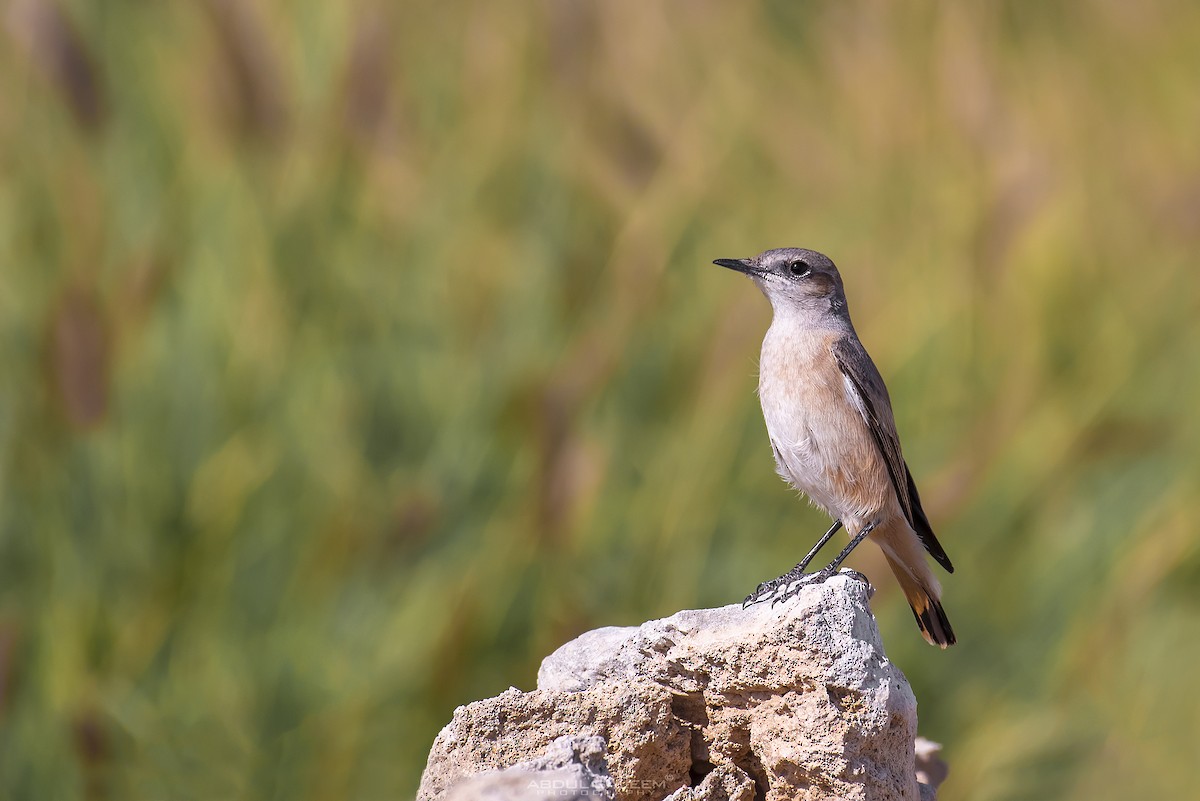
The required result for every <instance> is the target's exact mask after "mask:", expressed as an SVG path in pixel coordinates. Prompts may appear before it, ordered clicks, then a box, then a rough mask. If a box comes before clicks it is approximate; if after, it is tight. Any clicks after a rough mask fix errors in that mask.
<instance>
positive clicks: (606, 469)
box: [0, 0, 1200, 801]
mask: <svg viewBox="0 0 1200 801" xmlns="http://www.w3.org/2000/svg"><path fill="white" fill-rule="evenodd" d="M0 10H2V11H3V24H4V31H5V32H4V37H5V39H4V41H5V42H6V44H8V45H9V46H8V47H5V48H2V49H0V174H2V176H3V178H2V180H0V330H2V336H0V387H2V389H0V796H3V797H5V798H38V799H54V798H146V799H155V798H232V797H238V798H278V797H287V798H314V799H317V798H355V799H384V798H388V799H391V798H397V797H400V798H403V797H408V796H410V795H411V794H412V792H413V791H414V789H415V787H416V782H417V780H418V777H419V772H420V770H421V768H422V767H423V764H424V757H425V754H426V753H427V750H428V747H429V745H430V743H431V741H432V739H433V736H434V735H435V734H436V732H437V730H438V728H439V727H440V726H442V725H443V724H444V723H445V722H447V721H448V720H449V717H450V714H451V712H452V710H453V708H454V706H455V705H457V704H461V703H466V702H468V701H470V700H473V699H476V698H479V697H484V696H488V695H493V694H495V693H497V692H499V691H501V690H503V689H504V688H505V687H507V686H509V685H510V684H515V685H517V686H520V687H524V688H529V687H531V686H532V685H533V682H534V672H535V670H536V666H537V664H538V661H539V660H540V658H541V657H542V656H543V655H545V654H546V653H548V652H549V651H550V650H551V649H553V648H554V647H555V646H557V645H558V644H560V643H561V642H562V641H564V640H565V639H567V638H569V637H571V636H573V635H575V634H577V633H579V632H581V631H583V630H586V629H588V628H591V627H594V626H599V625H611V624H631V623H636V622H639V621H641V620H644V619H648V618H651V617H657V616H661V615H665V614H669V613H671V612H674V611H676V610H677V609H679V608H683V607H694V606H698V605H718V604H724V603H729V602H732V601H735V600H738V599H740V598H741V597H742V596H743V595H744V594H745V593H746V592H747V591H748V590H749V589H751V588H753V586H754V585H755V584H756V583H757V582H758V581H760V580H762V579H764V578H767V577H770V576H774V575H777V574H778V573H779V572H781V571H782V570H783V569H785V568H786V567H788V566H790V565H791V564H792V563H793V562H794V561H795V559H796V558H797V557H798V556H799V555H800V554H801V553H803V551H804V550H805V549H806V547H807V545H808V544H809V543H810V541H811V539H812V538H813V537H815V536H816V534H818V533H819V531H820V530H822V529H823V527H824V524H825V521H824V520H822V519H821V517H820V515H819V514H817V513H816V512H814V511H813V510H812V509H810V508H808V507H807V506H806V505H805V504H804V503H802V502H801V501H799V500H797V499H796V498H795V497H794V495H793V494H792V493H791V492H790V491H788V490H787V489H786V488H785V487H784V486H783V485H782V484H781V483H780V482H779V481H778V479H777V478H776V477H775V476H774V474H773V472H772V464H771V458H770V454H769V450H768V448H767V446H766V442H765V438H764V436H763V430H762V422H761V418H760V413H759V410H758V407H757V402H756V400H755V397H754V395H753V386H754V383H755V377H754V376H755V369H756V368H755V358H756V356H757V346H758V341H759V339H760V338H761V335H762V333H763V331H764V330H765V327H766V325H767V323H768V320H769V310H768V307H767V305H766V302H765V301H764V300H763V299H762V298H761V297H759V296H758V294H757V292H756V291H755V290H754V288H753V287H752V286H751V285H749V284H748V283H747V282H744V281H739V280H737V279H736V278H735V277H734V276H731V275H729V274H728V273H725V272H722V271H720V270H718V269H717V268H715V267H712V266H711V265H710V264H709V262H710V261H711V259H712V258H714V257H726V256H744V255H750V254H752V253H754V252H757V251H758V250H761V249H764V248H766V247H773V246H782V245H804V246H809V247H815V248H818V249H821V250H824V251H826V252H828V253H830V254H831V255H832V256H833V257H834V259H835V260H836V261H837V262H838V263H839V265H840V266H841V268H842V270H843V273H844V275H845V279H846V284H847V287H848V292H849V295H850V302H851V308H852V311H853V313H854V316H855V320H856V323H857V325H858V328H859V331H860V334H861V335H862V337H863V339H864V341H865V342H866V344H867V346H868V348H869V349H870V350H871V352H872V353H873V355H874V356H875V359H876V361H877V362H878V363H879V365H880V368H881V370H882V372H883V373H884V375H885V376H886V377H887V379H888V381H889V385H890V388H891V392H892V396H893V400H894V403H895V406H896V412H897V417H898V420H899V425H900V429H901V432H902V435H903V438H904V441H905V444H906V454H907V456H908V459H909V462H910V464H911V465H912V467H913V471H914V474H915V475H916V476H917V477H918V482H919V484H920V485H921V487H922V493H923V497H924V498H925V499H926V506H927V507H928V510H929V513H930V516H931V518H932V519H933V521H934V525H935V528H936V529H937V530H938V532H939V536H940V537H941V539H942V540H943V542H944V543H945V544H946V547H947V549H948V551H949V552H950V553H951V555H952V556H953V558H954V561H955V563H956V565H957V567H958V572H957V573H956V574H955V575H954V576H953V577H949V578H948V579H947V580H946V581H945V585H946V605H947V609H948V610H949V613H950V615H951V617H952V619H953V620H954V624H955V628H956V630H957V631H958V632H959V634H960V642H961V644H960V645H959V646H958V647H956V648H955V649H953V650H951V651H949V652H947V653H939V652H936V651H934V650H932V649H929V648H928V647H927V646H925V645H924V644H923V643H922V642H921V640H920V638H919V637H918V636H917V633H916V630H915V628H914V627H913V624H912V621H911V617H910V614H909V612H908V610H907V608H906V607H905V605H904V603H903V601H902V599H900V598H899V597H898V596H897V593H896V592H895V591H894V589H893V588H892V587H891V585H890V583H889V582H888V581H887V580H886V579H885V575H886V571H882V570H881V567H882V564H881V562H880V560H879V558H878V556H877V555H876V554H874V553H872V552H869V551H868V550H864V551H863V552H861V553H859V554H856V556H855V560H856V562H855V563H856V566H858V567H860V568H861V569H864V570H865V571H867V572H868V573H869V574H870V575H872V576H874V577H876V578H877V579H878V581H877V583H878V584H879V592H878V594H877V596H876V601H875V607H876V611H877V614H878V615H879V618H880V625H881V628H882V630H883V634H884V639H885V642H886V644H887V646H888V651H889V654H890V655H891V656H892V657H893V659H894V660H895V661H896V662H897V663H898V664H899V665H900V666H901V667H902V669H903V670H904V671H905V673H906V674H907V675H908V677H909V679H910V681H911V682H912V683H913V686H914V689H915V691H916V693H917V697H918V699H919V701H920V705H921V708H920V714H921V728H922V731H923V733H925V734H926V735H927V736H930V737H932V738H934V739H937V740H940V741H942V742H944V743H945V745H946V755H947V758H948V760H949V762H950V764H951V768H952V774H951V778H950V779H949V781H948V783H947V784H946V785H945V786H944V787H943V790H942V796H941V797H942V798H945V799H949V800H950V801H953V799H958V798H968V797H969V798H972V799H1023V798H1046V797H1054V798H1079V799H1118V798H1119V799H1125V798H1129V797H1155V798H1172V797H1173V798H1182V797H1186V796H1189V795H1191V794H1194V779H1193V777H1192V775H1191V770H1190V768H1191V760H1190V759H1189V757H1190V755H1191V750H1192V748H1193V747H1194V744H1195V743H1196V742H1197V741H1200V701H1198V700H1197V698H1196V693H1195V689H1194V687H1193V686H1192V681H1191V675H1190V673H1189V671H1188V670H1187V669H1186V666H1187V665H1190V664H1192V663H1194V662H1195V661H1197V659H1200V644H1198V643H1200V615H1198V613H1200V601H1198V599H1200V594H1198V591H1200V547H1198V545H1197V537H1196V535H1195V532H1196V524H1195V521H1194V516H1195V514H1196V511H1197V502H1196V497H1197V489H1200V457H1198V455H1197V454H1200V435H1198V430H1197V426H1196V424H1195V418H1196V412H1195V403H1196V401H1195V399H1196V397H1197V395H1198V390H1200V372H1198V371H1197V369H1196V366H1197V363H1198V361H1197V357H1198V354H1200V327H1198V326H1197V322H1196V321H1197V319H1198V312H1200V279H1198V278H1197V272H1196V257H1195V253H1196V250H1197V245H1198V244H1200V150H1198V149H1197V148H1196V132H1197V131H1198V130H1200V102H1198V99H1197V98H1198V97H1200V95H1197V93H1196V70H1195V68H1196V65H1197V62H1196V55H1195V54H1196V53H1197V52H1200V9H1198V8H1197V7H1196V6H1195V5H1194V4H1189V3H1184V2H1170V1H1169V0H1155V1H1154V2H1147V3H1140V4H1129V3H1119V2H1081V1H1077V2H1068V3H1062V4H1054V5H1052V6H1050V5H1043V4H1034V3H1007V4H982V3H969V4H957V5H950V4H936V3H916V4H906V5H905V6H904V8H903V9H901V8H900V7H898V6H893V5H891V4H884V3H877V2H852V3H811V4H788V3H781V2H763V3H757V4H744V5H724V4H717V3H712V2H703V3H695V2H691V3H682V2H672V3H664V4H638V3H632V2H605V3H598V4H585V3H579V2H549V1H547V2H542V3H535V4H528V5H523V6H516V7H513V6H504V5H502V4H468V3H440V2H430V1H428V0H414V1H413V2H407V3H405V4H403V5H402V6H400V7H392V6H390V5H388V4H383V3H372V2H360V3H352V4H321V3H315V2H311V1H309V2H304V1H298V2H293V3H281V2H263V3H256V4H238V3H234V2H231V0H206V2H203V3H198V4H145V3H135V2H130V1H129V0H122V1H119V2H112V3H105V4H88V3H84V2H81V0H71V1H70V2H65V1H64V2H61V4H55V3H52V2H49V0H10V2H9V3H8V4H7V5H6V6H4V7H3V8H2V9H0Z"/></svg>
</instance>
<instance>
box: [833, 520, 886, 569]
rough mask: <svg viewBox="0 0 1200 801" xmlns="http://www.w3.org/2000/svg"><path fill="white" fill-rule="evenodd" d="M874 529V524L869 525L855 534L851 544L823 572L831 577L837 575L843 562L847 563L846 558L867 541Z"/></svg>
mask: <svg viewBox="0 0 1200 801" xmlns="http://www.w3.org/2000/svg"><path fill="white" fill-rule="evenodd" d="M874 528H875V524H874V523H868V524H867V525H865V526H863V530H862V531H860V532H858V533H857V534H855V535H854V539H852V540H850V544H849V545H847V546H846V547H845V548H843V549H842V552H841V553H839V554H838V555H837V556H835V557H834V559H833V561H832V562H830V563H829V564H828V565H826V566H825V567H824V568H822V570H821V572H822V573H829V574H830V575H833V574H834V573H836V572H837V569H838V568H839V567H841V566H842V562H845V561H846V557H847V556H849V555H850V552H851V551H853V550H854V549H855V548H857V547H858V544H859V543H860V542H862V541H863V540H865V539H866V538H867V535H868V534H870V533H871V531H873V530H874Z"/></svg>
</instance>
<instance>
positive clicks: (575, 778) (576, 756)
mask: <svg viewBox="0 0 1200 801" xmlns="http://www.w3.org/2000/svg"><path fill="white" fill-rule="evenodd" d="M606 747H607V744H606V743H605V742H604V740H603V739H602V738H600V737H579V736H576V737H559V738H558V739H557V740H555V741H554V742H552V743H550V747H549V748H547V749H546V753H544V754H543V755H542V756H540V757H538V758H537V759H531V760H529V761H527V762H519V763H517V764H516V765H513V766H512V767H510V768H506V769H504V770H495V771H485V772H483V773H477V774H475V775H474V776H470V777H468V778H466V779H464V780H463V781H460V782H459V783H457V784H455V785H454V786H453V787H452V788H450V791H449V792H448V793H446V795H445V799H446V801H542V799H546V798H557V799H568V800H570V799H580V800H585V801H612V800H613V798H615V795H616V791H615V790H614V788H613V781H612V778H611V777H610V776H609V775H608V764H607V763H606V761H605V758H604V751H605V748H606Z"/></svg>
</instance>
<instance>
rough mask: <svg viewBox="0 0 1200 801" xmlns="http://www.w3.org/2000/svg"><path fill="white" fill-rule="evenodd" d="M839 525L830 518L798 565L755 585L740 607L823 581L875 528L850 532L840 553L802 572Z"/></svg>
mask: <svg viewBox="0 0 1200 801" xmlns="http://www.w3.org/2000/svg"><path fill="white" fill-rule="evenodd" d="M841 526H842V521H840V520H837V521H834V524H833V526H832V527H830V529H829V531H827V532H825V536H824V537H822V538H821V540H820V542H818V543H817V545H816V547H814V548H813V549H812V551H810V552H809V554H808V556H805V557H804V560H803V561H802V562H801V563H800V564H798V565H796V566H795V567H794V568H792V569H791V570H789V571H788V572H787V573H784V574H783V575H782V576H780V577H779V578H777V579H773V580H771V581H767V582H764V583H762V584H759V585H758V589H757V590H755V591H754V594H753V595H751V596H750V597H748V598H747V599H746V600H745V601H743V602H742V607H743V608H744V607H746V606H749V605H750V604H752V603H757V602H758V601H765V600H766V599H767V598H770V599H771V604H772V605H774V604H777V603H779V602H780V601H786V600H788V599H790V598H793V597H795V596H796V595H797V593H799V592H800V588H801V587H803V586H804V585H806V584H820V583H821V582H822V581H825V580H826V579H827V578H829V577H830V576H832V575H833V574H834V573H836V572H837V571H838V568H840V567H841V566H842V562H844V561H846V557H847V556H849V555H850V554H851V552H852V551H853V550H854V549H855V548H857V547H858V546H859V544H860V543H862V541H863V540H865V539H866V538H867V535H868V534H870V533H871V532H872V531H873V530H874V529H875V526H876V524H875V523H868V524H867V525H866V526H864V527H863V529H862V530H861V531H859V532H858V533H857V534H855V535H854V537H853V539H851V540H850V543H849V544H848V545H847V546H846V547H845V548H843V549H842V552H841V553H839V554H838V555H837V556H836V557H834V559H833V561H832V562H830V563H829V564H827V565H826V566H825V567H823V568H821V569H820V570H819V571H817V572H816V573H811V574H806V573H805V572H804V568H806V567H808V563H809V562H810V561H812V558H813V557H814V556H816V554H817V551H819V550H821V546H823V545H824V544H825V543H826V542H828V541H829V538H830V537H832V536H833V535H834V533H836V532H837V530H838V529H839V528H841ZM863 580H864V581H866V578H865V577H863ZM781 587H782V588H784V589H783V592H780V593H776V590H778V589H780V588H781Z"/></svg>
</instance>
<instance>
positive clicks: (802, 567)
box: [789, 520, 842, 574]
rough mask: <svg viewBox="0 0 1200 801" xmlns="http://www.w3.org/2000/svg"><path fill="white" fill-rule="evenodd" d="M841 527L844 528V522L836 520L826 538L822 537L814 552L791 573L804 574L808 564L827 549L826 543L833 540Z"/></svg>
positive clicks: (810, 552) (826, 533)
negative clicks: (818, 553) (821, 551)
mask: <svg viewBox="0 0 1200 801" xmlns="http://www.w3.org/2000/svg"><path fill="white" fill-rule="evenodd" d="M841 527H842V521H841V520H834V521H833V525H832V526H830V527H829V531H826V532H825V536H823V537H821V539H819V540H817V544H816V545H814V546H813V547H812V550H811V551H809V552H808V556H806V557H804V558H803V559H801V560H800V564H798V565H796V566H795V567H793V568H792V569H791V570H790V571H789V572H791V573H797V574H799V573H803V572H804V571H805V570H806V569H808V563H809V562H811V561H812V560H813V557H814V556H816V555H817V552H818V551H820V550H821V549H822V548H824V547H825V543H827V542H829V540H830V538H832V537H833V535H834V534H837V531H838V529H839V528H841Z"/></svg>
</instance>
